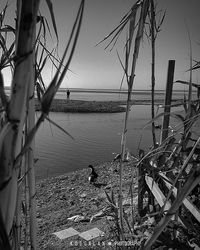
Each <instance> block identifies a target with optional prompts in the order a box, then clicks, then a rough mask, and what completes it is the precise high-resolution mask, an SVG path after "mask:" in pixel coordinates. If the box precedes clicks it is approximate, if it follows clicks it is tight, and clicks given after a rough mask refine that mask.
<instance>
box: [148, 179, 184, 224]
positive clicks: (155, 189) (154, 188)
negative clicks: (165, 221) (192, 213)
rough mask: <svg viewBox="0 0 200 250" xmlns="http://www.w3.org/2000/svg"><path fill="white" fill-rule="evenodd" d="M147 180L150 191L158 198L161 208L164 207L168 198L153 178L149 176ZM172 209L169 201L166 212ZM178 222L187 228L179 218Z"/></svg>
mask: <svg viewBox="0 0 200 250" xmlns="http://www.w3.org/2000/svg"><path fill="white" fill-rule="evenodd" d="M145 180H146V183H147V185H148V187H149V189H150V190H151V192H152V193H153V195H154V197H155V198H156V200H157V202H158V204H159V205H160V206H161V207H162V206H164V204H165V200H166V197H165V196H164V194H163V193H162V191H161V190H160V188H159V186H158V184H157V183H156V182H155V181H154V180H153V178H151V177H150V176H147V175H146V176H145ZM170 207H171V203H170V202H169V201H167V202H166V205H165V209H164V211H168V210H169V209H170ZM174 219H175V216H174V215H173V216H172V220H174ZM178 221H179V222H180V223H182V225H183V226H185V225H184V223H183V221H182V220H181V219H180V218H179V217H178Z"/></svg>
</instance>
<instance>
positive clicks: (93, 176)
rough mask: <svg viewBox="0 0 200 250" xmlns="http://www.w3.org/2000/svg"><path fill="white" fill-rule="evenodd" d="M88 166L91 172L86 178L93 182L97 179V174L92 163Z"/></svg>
mask: <svg viewBox="0 0 200 250" xmlns="http://www.w3.org/2000/svg"><path fill="white" fill-rule="evenodd" d="M88 168H90V169H91V173H90V175H89V177H88V180H89V182H90V183H94V182H95V181H96V180H97V177H98V174H97V173H96V172H95V170H94V167H93V166H92V165H89V166H88Z"/></svg>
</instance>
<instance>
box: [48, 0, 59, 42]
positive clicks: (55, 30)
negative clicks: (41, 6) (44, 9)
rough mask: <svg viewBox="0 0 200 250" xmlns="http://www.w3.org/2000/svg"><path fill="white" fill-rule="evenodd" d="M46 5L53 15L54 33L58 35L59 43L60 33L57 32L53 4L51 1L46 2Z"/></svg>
mask: <svg viewBox="0 0 200 250" xmlns="http://www.w3.org/2000/svg"><path fill="white" fill-rule="evenodd" d="M46 3H47V6H48V8H49V11H50V14H51V20H52V24H53V28H54V32H55V34H56V38H57V41H58V31H57V26H56V21H55V16H54V11H53V4H52V2H51V0H46Z"/></svg>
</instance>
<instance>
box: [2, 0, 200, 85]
mask: <svg viewBox="0 0 200 250" xmlns="http://www.w3.org/2000/svg"><path fill="white" fill-rule="evenodd" d="M135 2H136V1H135V0H86V1H85V9H84V17H83V23H82V27H81V32H80V36H79V40H78V44H77V48H76V51H75V54H74V57H73V59H72V63H71V65H70V70H71V71H72V72H68V73H67V76H66V77H65V79H64V81H63V83H62V85H61V87H64V88H97V89H119V88H120V84H121V79H122V76H123V69H122V67H121V65H120V63H119V60H118V57H117V51H118V52H119V54H120V57H121V58H122V60H123V55H124V50H123V49H124V43H125V39H126V30H125V31H124V32H123V33H122V34H121V36H120V39H119V41H118V43H117V44H116V46H115V48H114V49H113V50H112V51H111V52H110V50H109V49H107V50H105V46H106V44H107V43H106V42H104V43H102V44H100V45H98V46H95V45H96V44H97V43H98V42H99V41H100V40H102V39H103V38H104V37H105V36H106V35H107V34H109V33H110V32H111V31H112V30H113V29H114V28H115V26H116V25H118V24H119V22H120V20H121V18H122V17H123V16H124V15H125V14H126V13H127V12H128V11H129V9H130V8H131V7H132V5H133V4H134V3H135ZM157 2H158V6H157V9H158V10H166V17H165V20H164V23H163V25H162V27H161V31H160V32H159V34H158V37H157V39H156V89H165V85H166V78H167V67H168V60H175V61H176V65H175V76H174V80H178V79H181V80H185V81H188V80H189V73H188V72H186V71H187V69H188V68H189V38H188V31H187V29H188V30H189V32H190V37H191V41H192V53H193V59H195V60H200V31H199V30H200V17H199V9H200V1H199V0H190V1H189V0H158V1H157ZM52 3H53V7H54V14H55V19H56V23H57V28H58V34H59V55H60V56H61V55H62V53H63V51H64V47H65V45H66V43H67V39H68V37H69V33H70V31H71V28H72V24H73V21H74V19H75V16H76V13H77V10H78V7H79V4H80V0H52ZM0 6H1V8H2V6H3V5H2V4H1V5H0ZM9 8H10V9H11V10H9V12H8V16H7V22H8V23H12V20H13V17H14V14H13V10H14V9H15V1H10V6H9ZM40 11H41V13H42V15H44V16H46V18H47V19H48V20H49V24H50V27H52V25H51V18H50V14H49V11H48V8H47V5H46V1H44V0H41V4H40ZM52 33H53V32H52ZM52 36H53V38H50V37H49V39H48V46H49V48H52V47H53V46H54V45H55V44H56V37H55V35H54V34H53V35H52ZM150 70H151V49H150V45H149V43H148V41H147V39H146V37H145V36H144V37H143V41H142V43H141V47H140V52H139V58H138V61H137V65H136V72H135V74H136V76H135V80H134V85H133V89H149V90H150V88H151V73H150ZM198 74H199V72H198V71H195V72H194V74H193V82H197V83H198V82H199V83H200V78H199V77H198ZM43 77H44V80H45V84H46V85H48V84H49V83H50V81H51V78H52V77H53V72H52V67H51V65H47V68H46V69H45V71H44V73H43ZM4 78H5V82H6V83H9V82H10V79H9V74H8V73H7V72H5V74H4ZM126 87H127V83H126V82H125V81H124V83H123V88H126ZM175 88H176V89H179V88H181V89H183V88H186V87H185V86H181V85H180V84H176V85H175Z"/></svg>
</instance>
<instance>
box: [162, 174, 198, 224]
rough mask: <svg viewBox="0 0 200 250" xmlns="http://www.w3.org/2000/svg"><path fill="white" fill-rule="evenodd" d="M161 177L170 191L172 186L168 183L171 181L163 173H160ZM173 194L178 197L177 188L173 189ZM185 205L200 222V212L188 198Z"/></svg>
mask: <svg viewBox="0 0 200 250" xmlns="http://www.w3.org/2000/svg"><path fill="white" fill-rule="evenodd" d="M159 175H160V176H162V177H163V178H164V181H165V184H166V186H167V187H168V188H169V189H170V188H171V186H172V185H171V184H170V183H169V182H168V181H167V180H169V179H168V178H167V176H165V174H163V173H159ZM165 179H166V180H165ZM172 192H173V194H174V195H175V196H177V192H178V191H177V188H176V187H174V188H173V190H172ZM183 204H184V205H185V207H186V208H187V209H188V210H189V211H190V213H191V214H193V216H194V217H195V218H196V219H197V220H198V221H199V222H200V210H199V209H198V208H197V207H195V206H194V205H193V204H192V203H191V202H190V201H189V199H187V198H185V199H184V200H183Z"/></svg>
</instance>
